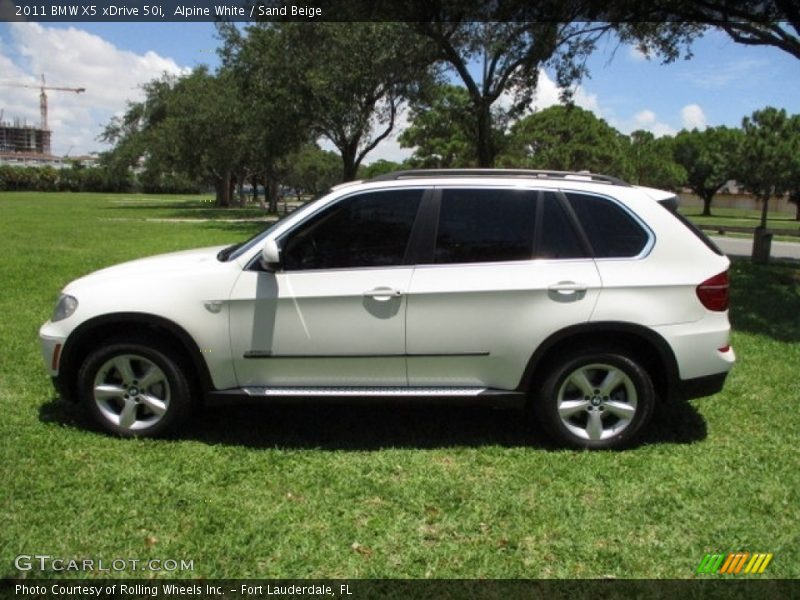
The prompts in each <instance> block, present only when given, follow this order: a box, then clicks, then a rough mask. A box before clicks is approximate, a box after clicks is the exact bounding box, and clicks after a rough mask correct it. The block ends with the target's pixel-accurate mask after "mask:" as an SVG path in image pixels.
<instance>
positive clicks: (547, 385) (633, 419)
mask: <svg viewBox="0 0 800 600" xmlns="http://www.w3.org/2000/svg"><path fill="white" fill-rule="evenodd" d="M655 398H656V395H655V391H654V389H653V383H652V380H651V379H650V375H649V374H648V372H647V371H646V370H645V369H644V368H643V367H642V366H641V365H640V364H639V363H638V362H637V361H636V360H635V359H633V358H632V357H631V356H629V355H628V354H626V353H625V352H620V351H605V350H602V349H596V350H593V349H587V350H582V351H579V352H575V353H572V354H570V355H568V356H565V357H563V358H561V359H560V360H557V361H556V362H555V363H554V364H553V365H552V368H551V370H550V371H549V374H548V376H547V377H546V379H545V380H544V382H543V384H542V386H541V387H540V388H539V392H538V394H536V397H535V398H534V412H535V414H536V416H537V417H538V419H539V421H540V422H541V423H542V424H543V425H544V426H545V428H546V430H547V432H548V433H549V434H550V436H551V437H552V438H553V439H554V440H555V441H557V442H559V443H561V444H565V445H568V446H573V447H578V448H592V449H615V448H622V447H625V446H628V445H630V444H632V443H633V442H634V441H635V440H636V439H637V438H638V437H639V436H640V435H641V433H642V432H643V431H644V429H645V428H646V426H647V424H648V423H649V421H650V419H651V418H652V415H653V409H654V407H655Z"/></svg>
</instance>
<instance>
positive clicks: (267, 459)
mask: <svg viewBox="0 0 800 600" xmlns="http://www.w3.org/2000/svg"><path fill="white" fill-rule="evenodd" d="M232 214H233V213H224V214H223V215H219V211H217V210H216V209H214V208H212V207H211V205H210V204H209V203H207V202H206V203H204V202H202V201H201V200H198V199H197V198H169V199H159V198H156V197H152V196H150V197H148V196H125V195H104V194H96V195H91V194H25V193H18V194H14V193H3V194H0V256H2V259H1V260H0V281H2V283H3V285H2V291H3V293H2V295H0V308H2V314H3V315H4V317H3V321H2V328H0V402H1V403H2V407H3V413H2V414H3V418H2V419H0V478H2V481H3V485H2V487H1V488H0V519H1V520H2V521H1V522H2V524H3V525H2V529H1V532H0V565H1V566H2V570H1V571H0V574H2V575H5V576H16V575H19V573H18V572H17V571H16V570H15V568H14V557H16V556H17V555H20V554H48V555H51V556H54V557H59V558H64V559H71V558H76V559H82V558H94V559H98V558H102V559H105V560H108V561H110V560H112V559H115V558H137V559H148V558H158V559H176V560H180V559H184V560H191V561H193V564H194V570H193V571H184V572H178V573H175V574H174V575H175V576H179V577H207V578H213V577H248V578H249V577H253V578H255V577H268V578H301V577H318V578H334V577H337V578H350V577H358V578H381V577H392V578H425V577H432V578H444V577H447V578H478V577H481V578H539V577H635V578H687V577H692V576H693V573H694V571H695V569H696V568H697V566H698V564H699V563H700V561H701V559H702V558H703V556H704V554H705V553H707V552H713V553H727V552H730V551H750V552H772V553H774V556H775V557H774V559H773V560H772V562H771V563H770V565H769V568H768V570H767V574H768V575H770V576H772V577H780V578H796V577H800V526H799V525H798V523H800V461H799V460H798V451H797V432H798V431H800V410H798V407H797V401H798V398H800V377H798V365H800V268H797V267H793V266H788V265H781V266H773V267H769V268H754V267H752V266H751V265H750V264H749V263H748V262H744V261H742V262H737V263H736V264H735V266H734V268H733V272H732V277H733V286H734V287H733V290H734V291H733V309H732V320H733V322H734V326H735V328H736V329H735V332H734V334H733V345H734V347H735V349H736V351H737V354H738V356H739V362H738V364H737V366H736V368H735V369H734V371H733V373H732V375H731V376H730V378H729V379H728V384H727V386H726V388H725V390H724V391H723V392H722V393H721V394H719V395H717V396H715V397H713V398H706V399H703V400H697V401H693V402H691V403H688V404H679V405H676V406H671V407H668V408H664V409H663V410H662V411H661V414H660V415H659V421H658V423H657V426H656V427H654V428H653V430H652V432H651V434H650V435H649V436H648V437H647V439H646V440H645V443H644V444H643V445H641V446H640V447H638V448H636V449H633V450H629V451H625V452H578V451H568V450H559V449H555V448H553V447H551V446H550V445H549V444H547V443H546V442H545V441H544V440H543V439H542V437H541V436H540V435H539V434H538V433H529V432H528V431H527V429H526V428H525V427H524V424H523V422H522V420H521V419H520V418H519V415H518V414H517V413H513V412H499V411H490V410H479V409H470V410H464V409H452V408H399V407H374V408H373V407H322V406H304V407H291V408H287V407H283V408H279V407H237V408H228V409H224V408H216V409H209V410H207V411H206V412H205V413H203V414H202V415H201V416H200V417H199V418H197V419H196V420H195V421H194V422H193V423H192V424H191V425H190V426H189V427H188V428H187V429H186V430H185V431H184V432H183V433H182V435H181V436H180V437H179V438H177V439H171V440H158V441H151V440H119V439H115V438H112V437H109V436H106V435H103V434H101V433H98V432H96V431H95V430H93V429H92V428H91V427H90V426H88V425H87V423H86V421H85V419H84V418H83V416H82V415H81V413H80V411H77V410H76V409H75V408H74V407H72V406H69V405H65V404H64V403H62V402H60V401H59V400H57V399H56V397H55V395H54V393H53V390H52V389H51V387H50V382H49V380H48V378H47V375H46V373H45V371H44V367H43V365H42V364H41V358H40V355H39V346H38V340H37V330H38V327H39V325H40V324H41V323H42V322H43V321H45V320H46V319H47V318H48V316H49V314H50V311H51V310H52V305H53V302H54V301H55V299H56V297H57V295H58V292H59V290H60V288H61V287H62V286H63V285H64V284H65V283H67V282H68V281H69V280H71V279H73V278H75V277H78V276H79V275H82V274H85V273H87V272H89V271H92V270H95V269H98V268H100V267H103V266H106V265H109V264H112V263H116V262H120V261H123V260H128V259H132V258H135V257H140V256H144V255H149V254H155V253H159V252H167V251H171V250H177V249H182V248H190V247H195V246H204V245H212V244H223V243H228V242H233V241H236V240H239V239H241V238H243V237H246V236H248V235H250V234H251V233H253V232H255V231H257V230H258V229H260V228H261V227H262V226H263V224H259V223H253V222H248V221H245V222H242V221H231V220H227V221H225V220H213V221H199V220H198V221H174V222H170V220H171V219H182V218H195V217H192V216H191V215H202V217H201V218H216V217H217V216H230V215H232ZM237 214H238V213H237ZM259 214H260V213H259V212H258V210H257V209H244V210H243V211H241V214H238V216H237V215H234V216H236V218H242V217H247V218H254V217H257V216H258V215H259ZM123 574H127V575H131V576H148V575H149V574H148V573H144V574H143V573H141V572H136V571H128V572H125V573H114V575H116V576H120V575H123ZM86 575H91V574H86ZM28 576H29V577H32V576H43V577H53V576H55V574H54V573H53V572H52V571H48V572H44V573H36V572H34V573H28ZM704 577H711V576H704ZM736 577H743V576H742V575H739V576H736ZM748 577H750V576H748Z"/></svg>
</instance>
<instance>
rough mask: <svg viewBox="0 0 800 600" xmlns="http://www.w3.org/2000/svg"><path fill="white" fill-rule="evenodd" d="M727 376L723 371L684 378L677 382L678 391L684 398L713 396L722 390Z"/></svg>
mask: <svg viewBox="0 0 800 600" xmlns="http://www.w3.org/2000/svg"><path fill="white" fill-rule="evenodd" d="M727 377H728V372H727V371H725V372H724V373H715V374H714V375H706V376H704V377H695V378H694V379H685V380H683V381H681V382H679V391H678V393H679V394H680V397H681V398H683V399H684V400H691V399H692V398H704V397H705V396H713V395H714V394H716V393H718V392H720V391H722V387H723V386H724V385H725V379H726V378H727Z"/></svg>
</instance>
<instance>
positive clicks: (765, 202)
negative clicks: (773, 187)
mask: <svg viewBox="0 0 800 600" xmlns="http://www.w3.org/2000/svg"><path fill="white" fill-rule="evenodd" d="M761 202H763V204H762V205H761V227H763V228H764V229H766V228H767V214H768V213H769V196H764V197H762V198H761Z"/></svg>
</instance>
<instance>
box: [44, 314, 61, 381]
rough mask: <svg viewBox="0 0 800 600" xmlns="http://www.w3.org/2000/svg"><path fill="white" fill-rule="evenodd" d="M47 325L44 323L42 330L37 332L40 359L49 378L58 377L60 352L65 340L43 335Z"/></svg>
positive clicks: (59, 337)
mask: <svg viewBox="0 0 800 600" xmlns="http://www.w3.org/2000/svg"><path fill="white" fill-rule="evenodd" d="M48 325H49V322H48V323H45V324H44V325H43V326H42V329H41V330H39V342H40V343H41V348H42V359H43V360H44V366H45V369H47V371H48V373H50V376H51V377H55V376H56V375H58V367H59V364H60V360H61V351H62V350H63V349H64V342H65V341H66V338H64V337H61V336H54V335H48V334H46V333H44V329H45V327H47V326H48Z"/></svg>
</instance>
